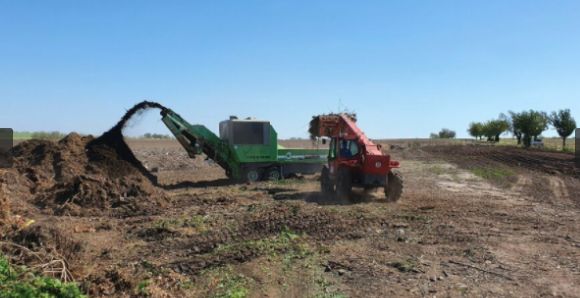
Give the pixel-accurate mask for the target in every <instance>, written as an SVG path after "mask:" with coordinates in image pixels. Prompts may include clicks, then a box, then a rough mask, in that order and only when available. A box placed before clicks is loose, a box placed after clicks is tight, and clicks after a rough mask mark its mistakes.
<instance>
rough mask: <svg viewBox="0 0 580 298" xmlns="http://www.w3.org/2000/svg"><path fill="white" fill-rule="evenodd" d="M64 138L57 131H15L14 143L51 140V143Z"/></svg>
mask: <svg viewBox="0 0 580 298" xmlns="http://www.w3.org/2000/svg"><path fill="white" fill-rule="evenodd" d="M64 137H65V134H64V133H61V132H58V131H50V132H48V131H34V132H30V131H15V132H14V136H13V138H14V140H16V141H25V140H31V139H36V140H51V141H58V140H60V139H62V138H64Z"/></svg>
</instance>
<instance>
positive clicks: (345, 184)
mask: <svg viewBox="0 0 580 298" xmlns="http://www.w3.org/2000/svg"><path fill="white" fill-rule="evenodd" d="M351 190H352V176H351V174H350V170H349V169H348V168H340V169H338V173H337V175H336V196H337V197H338V199H339V200H348V199H349V197H350V192H351Z"/></svg>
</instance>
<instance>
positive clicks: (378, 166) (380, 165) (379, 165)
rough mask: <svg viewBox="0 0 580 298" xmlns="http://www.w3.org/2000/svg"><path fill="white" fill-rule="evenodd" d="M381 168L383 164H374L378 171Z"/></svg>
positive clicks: (378, 162)
mask: <svg viewBox="0 0 580 298" xmlns="http://www.w3.org/2000/svg"><path fill="white" fill-rule="evenodd" d="M382 166H383V163H382V162H380V161H377V162H375V167H376V168H377V169H378V168H380V167H382Z"/></svg>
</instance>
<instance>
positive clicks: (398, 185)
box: [385, 171, 403, 202]
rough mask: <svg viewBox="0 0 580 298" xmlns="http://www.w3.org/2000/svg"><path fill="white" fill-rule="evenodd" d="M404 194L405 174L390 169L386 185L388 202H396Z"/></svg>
mask: <svg viewBox="0 0 580 298" xmlns="http://www.w3.org/2000/svg"><path fill="white" fill-rule="evenodd" d="M402 194H403V176H402V175H401V173H399V172H398V171H390V172H389V175H387V184H386V185H385V197H386V199H387V202H396V201H398V200H399V198H401V195H402Z"/></svg>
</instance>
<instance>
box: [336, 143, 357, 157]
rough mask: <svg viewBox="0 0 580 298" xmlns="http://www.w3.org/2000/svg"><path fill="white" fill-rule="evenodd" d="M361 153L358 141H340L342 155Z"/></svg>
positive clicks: (352, 155)
mask: <svg viewBox="0 0 580 298" xmlns="http://www.w3.org/2000/svg"><path fill="white" fill-rule="evenodd" d="M358 153H359V148H358V144H357V142H356V141H350V140H342V141H340V157H343V158H351V157H354V156H356V155H357V154H358Z"/></svg>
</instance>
